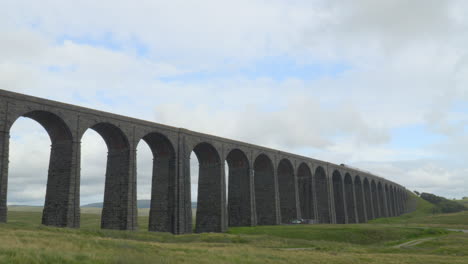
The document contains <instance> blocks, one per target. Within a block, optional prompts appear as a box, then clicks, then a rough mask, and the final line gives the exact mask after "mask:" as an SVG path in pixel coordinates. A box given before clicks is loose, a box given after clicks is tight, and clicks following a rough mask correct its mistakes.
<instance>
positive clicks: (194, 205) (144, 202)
mask: <svg viewBox="0 0 468 264" xmlns="http://www.w3.org/2000/svg"><path fill="white" fill-rule="evenodd" d="M150 205H151V200H138V201H137V206H138V208H139V209H145V208H150ZM81 207H92V208H102V203H90V204H86V205H82V206H81ZM192 208H197V203H195V202H193V203H192Z"/></svg>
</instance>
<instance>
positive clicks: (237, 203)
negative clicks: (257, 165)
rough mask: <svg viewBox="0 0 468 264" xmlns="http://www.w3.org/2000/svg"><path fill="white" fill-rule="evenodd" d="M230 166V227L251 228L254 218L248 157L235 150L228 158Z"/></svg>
mask: <svg viewBox="0 0 468 264" xmlns="http://www.w3.org/2000/svg"><path fill="white" fill-rule="evenodd" d="M226 161H227V163H228V166H229V184H228V192H229V195H228V223H229V226H250V225H252V224H254V223H253V222H252V217H253V210H252V208H253V205H252V197H251V191H250V190H251V183H250V165H249V159H248V158H247V155H245V153H244V152H243V151H242V150H240V149H233V150H231V151H230V152H229V154H228V155H227V157H226Z"/></svg>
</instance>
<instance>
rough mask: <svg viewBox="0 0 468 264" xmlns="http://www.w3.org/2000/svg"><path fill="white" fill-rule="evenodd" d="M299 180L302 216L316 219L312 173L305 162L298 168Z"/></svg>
mask: <svg viewBox="0 0 468 264" xmlns="http://www.w3.org/2000/svg"><path fill="white" fill-rule="evenodd" d="M297 181H298V182H297V185H298V191H299V203H300V209H301V216H302V218H304V219H314V218H315V213H314V195H313V184H312V173H311V171H310V168H309V166H308V165H307V164H306V163H304V162H303V163H301V165H299V168H298V169H297Z"/></svg>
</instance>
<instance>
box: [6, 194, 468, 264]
mask: <svg viewBox="0 0 468 264" xmlns="http://www.w3.org/2000/svg"><path fill="white" fill-rule="evenodd" d="M33 209H34V208H31V209H29V211H28V210H26V209H23V210H20V209H18V208H11V209H10V211H9V221H8V223H7V224H0V263H383V264H385V263H468V246H467V245H468V234H463V233H459V232H449V231H447V230H445V229H444V228H439V227H454V226H457V227H463V226H465V225H466V224H467V223H468V214H466V213H459V214H451V215H435V216H430V217H428V215H427V214H425V210H428V205H427V204H424V203H422V204H419V205H418V210H417V211H415V212H413V213H412V214H408V215H405V216H402V217H395V218H388V219H380V220H374V221H373V222H372V223H371V224H360V225H288V226H261V227H253V228H246V227H242V228H231V229H230V230H229V232H228V233H226V234H193V235H181V236H174V235H171V234H167V233H151V232H147V231H145V229H146V226H147V223H148V217H147V216H140V217H139V223H140V230H139V231H136V232H128V231H112V230H101V229H99V222H100V217H99V214H98V213H96V211H94V212H92V213H83V215H82V228H81V229H79V230H76V229H59V228H51V227H45V226H41V225H40V219H41V212H40V211H41V210H40V209H39V210H38V209H37V208H36V210H33ZM423 226H429V227H428V228H421V227H423ZM435 226H437V227H435ZM404 243H409V244H407V245H406V246H402V245H405V244H404Z"/></svg>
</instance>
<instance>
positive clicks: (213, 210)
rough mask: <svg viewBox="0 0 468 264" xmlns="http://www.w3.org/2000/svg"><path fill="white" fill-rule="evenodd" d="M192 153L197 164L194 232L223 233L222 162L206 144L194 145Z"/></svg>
mask: <svg viewBox="0 0 468 264" xmlns="http://www.w3.org/2000/svg"><path fill="white" fill-rule="evenodd" d="M193 152H194V153H195V155H196V156H197V159H198V164H199V170H198V199H197V217H196V223H195V232H197V233H202V232H224V231H225V230H226V226H225V224H226V223H227V222H226V221H225V220H226V219H225V216H226V214H225V210H226V195H225V191H226V190H225V188H226V186H225V179H224V162H221V159H220V155H219V153H218V151H217V150H216V148H215V147H214V146H213V145H211V144H209V143H206V142H202V143H199V144H198V145H196V146H195V147H194V149H193Z"/></svg>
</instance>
